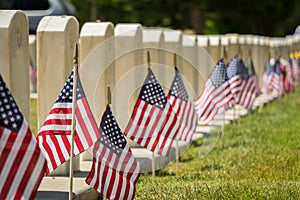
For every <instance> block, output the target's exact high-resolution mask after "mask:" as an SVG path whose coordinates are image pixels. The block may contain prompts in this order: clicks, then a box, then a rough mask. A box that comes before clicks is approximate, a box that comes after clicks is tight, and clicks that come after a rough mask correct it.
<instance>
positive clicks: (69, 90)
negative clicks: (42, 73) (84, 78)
mask: <svg viewBox="0 0 300 200" xmlns="http://www.w3.org/2000/svg"><path fill="white" fill-rule="evenodd" d="M73 74H74V72H73V71H72V72H71V74H70V76H69V77H68V80H67V81H66V83H65V85H64V87H63V89H62V90H61V92H60V94H59V96H58V98H57V99H56V102H55V103H58V102H61V103H72V98H73V97H72V96H73ZM76 90H77V91H76V96H77V100H79V99H81V98H83V97H84V93H83V90H82V86H81V84H80V81H79V76H77V89H76Z"/></svg>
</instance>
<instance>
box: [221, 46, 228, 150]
mask: <svg viewBox="0 0 300 200" xmlns="http://www.w3.org/2000/svg"><path fill="white" fill-rule="evenodd" d="M223 58H224V62H225V65H226V64H227V51H226V46H223ZM222 121H223V123H222V133H221V137H222V149H224V135H225V128H224V126H225V109H224V112H223V119H222Z"/></svg>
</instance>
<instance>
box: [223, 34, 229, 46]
mask: <svg viewBox="0 0 300 200" xmlns="http://www.w3.org/2000/svg"><path fill="white" fill-rule="evenodd" d="M221 44H222V45H229V38H228V37H227V36H226V35H222V36H221Z"/></svg>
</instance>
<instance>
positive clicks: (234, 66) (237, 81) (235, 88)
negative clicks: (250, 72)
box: [227, 55, 242, 96]
mask: <svg viewBox="0 0 300 200" xmlns="http://www.w3.org/2000/svg"><path fill="white" fill-rule="evenodd" d="M227 76H228V79H229V84H230V88H231V92H232V95H233V96H236V95H238V94H239V92H240V90H241V83H242V78H241V69H240V66H239V58H238V56H237V55H236V56H234V57H233V58H232V59H231V61H230V62H229V65H228V67H227Z"/></svg>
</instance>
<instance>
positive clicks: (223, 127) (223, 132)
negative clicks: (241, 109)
mask: <svg viewBox="0 0 300 200" xmlns="http://www.w3.org/2000/svg"><path fill="white" fill-rule="evenodd" d="M224 135H225V111H224V112H223V123H222V135H221V137H222V149H224Z"/></svg>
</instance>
